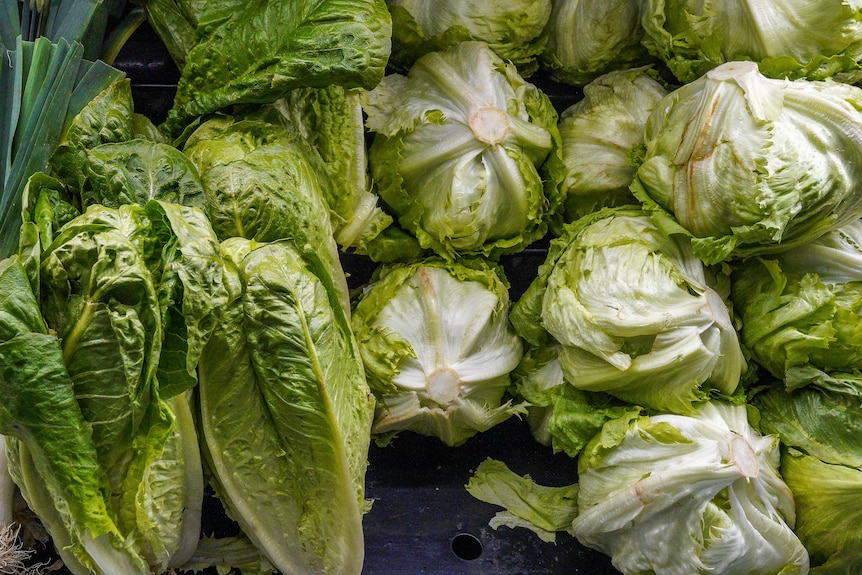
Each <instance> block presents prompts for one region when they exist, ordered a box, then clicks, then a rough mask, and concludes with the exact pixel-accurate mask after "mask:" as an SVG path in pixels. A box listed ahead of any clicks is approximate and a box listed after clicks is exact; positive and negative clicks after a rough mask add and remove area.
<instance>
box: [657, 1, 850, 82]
mask: <svg viewBox="0 0 862 575" xmlns="http://www.w3.org/2000/svg"><path fill="white" fill-rule="evenodd" d="M642 11H643V28H644V32H645V34H644V38H643V43H644V45H645V46H646V47H647V48H648V49H649V50H650V52H652V53H653V54H654V55H655V56H656V57H658V58H661V59H662V60H664V61H665V62H667V65H668V67H669V68H670V69H671V70H672V71H673V73H674V74H675V75H676V76H677V78H679V80H680V81H681V82H691V81H693V80H695V79H696V78H698V77H700V76H701V75H703V74H704V73H706V72H707V71H708V70H710V69H711V68H714V67H716V66H718V65H720V64H723V63H725V62H729V61H733V60H753V61H754V62H757V63H758V64H759V66H760V69H761V70H762V71H763V73H764V74H766V75H767V76H770V77H772V78H778V79H782V78H785V77H789V78H801V77H807V78H809V79H812V80H821V79H824V78H829V77H832V76H839V77H841V78H842V79H843V80H844V81H847V82H855V81H857V80H859V79H860V78H862V74H860V70H862V68H860V63H862V8H860V6H859V5H858V3H855V2H844V1H841V0H827V1H821V2H818V3H817V6H816V9H814V6H812V5H811V4H810V3H809V2H805V1H804V0H803V1H800V0H791V1H789V2H758V1H755V0H730V1H727V2H721V3H705V2H700V1H695V0H673V1H669V0H647V1H646V2H643V6H642Z"/></svg>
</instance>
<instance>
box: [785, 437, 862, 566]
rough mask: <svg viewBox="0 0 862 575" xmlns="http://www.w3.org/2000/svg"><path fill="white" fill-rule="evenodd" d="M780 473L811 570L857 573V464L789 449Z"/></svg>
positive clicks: (861, 491) (861, 510) (861, 493)
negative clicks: (789, 492) (833, 461)
mask: <svg viewBox="0 0 862 575" xmlns="http://www.w3.org/2000/svg"><path fill="white" fill-rule="evenodd" d="M781 473H782V475H783V476H784V478H785V481H787V485H788V486H790V488H791V489H792V490H793V497H794V499H795V500H796V509H797V521H796V528H795V531H796V534H797V535H798V536H799V539H801V540H802V542H803V543H804V544H805V547H806V549H808V552H809V553H810V554H811V560H812V564H813V565H814V567H813V569H812V570H811V573H814V574H818V575H844V574H846V575H849V574H851V573H858V572H859V569H860V568H862V529H860V528H859V525H860V521H862V468H858V467H857V468H852V467H847V466H844V465H835V464H831V463H826V462H824V461H822V460H820V459H818V458H816V457H812V456H810V455H805V454H804V453H802V452H800V451H797V450H789V451H788V452H787V453H786V454H785V455H784V456H783V457H782V458H781Z"/></svg>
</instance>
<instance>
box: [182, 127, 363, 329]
mask: <svg viewBox="0 0 862 575" xmlns="http://www.w3.org/2000/svg"><path fill="white" fill-rule="evenodd" d="M184 151H185V153H186V154H187V155H188V156H189V158H191V160H192V162H193V163H194V164H195V166H196V167H197V169H198V172H199V174H200V176H201V180H202V182H203V184H204V190H205V193H206V197H207V200H206V202H207V208H206V212H207V215H208V217H209V219H210V221H211V222H212V227H213V229H214V230H215V232H216V234H217V235H218V237H219V239H221V240H226V239H228V238H231V237H243V238H247V239H254V240H257V241H261V242H270V241H275V240H281V239H286V238H289V239H292V240H293V241H295V242H296V243H297V244H298V245H299V246H300V249H303V250H305V249H306V247H307V248H308V249H310V250H312V251H315V252H317V253H319V254H321V257H322V258H323V261H325V262H327V265H328V266H329V270H330V276H331V278H332V281H334V282H336V285H337V286H338V290H339V293H341V296H342V306H343V308H344V309H345V311H347V312H348V313H349V311H350V301H349V299H350V298H349V294H348V289H347V281H346V279H345V277H344V271H343V269H342V267H341V259H340V256H339V252H338V244H337V243H336V241H335V236H334V232H333V228H332V223H331V220H330V218H328V217H326V216H327V214H329V205H328V204H327V201H326V193H325V192H324V187H325V185H326V182H325V180H323V179H322V177H321V176H320V175H319V174H318V173H317V172H316V171H315V169H316V168H318V167H319V164H317V163H316V162H315V160H314V158H313V157H312V155H313V152H312V148H311V147H310V146H309V144H308V143H307V142H304V141H302V140H301V139H299V138H298V137H296V136H295V134H292V133H291V132H289V131H288V130H287V129H285V128H284V127H283V126H280V125H278V124H274V123H272V122H270V121H268V120H266V119H259V118H256V119H243V118H234V117H232V116H221V117H217V118H213V119H211V120H209V121H207V122H205V123H203V124H202V125H201V126H200V127H198V128H197V129H196V130H195V131H194V133H192V135H191V136H190V137H189V139H188V140H187V142H186V143H185V147H184Z"/></svg>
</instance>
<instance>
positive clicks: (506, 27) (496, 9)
mask: <svg viewBox="0 0 862 575" xmlns="http://www.w3.org/2000/svg"><path fill="white" fill-rule="evenodd" d="M386 4H387V6H388V7H389V12H390V13H391V14H392V56H391V57H390V60H389V61H390V64H391V65H394V66H396V67H397V68H399V69H402V70H406V69H409V68H410V67H411V66H412V65H413V63H414V62H415V61H416V60H417V59H419V58H420V57H421V56H423V55H425V54H427V53H428V52H437V51H441V50H445V49H446V48H449V47H450V46H453V45H455V44H457V43H458V42H466V41H470V40H476V41H479V42H485V43H486V44H488V46H489V47H490V48H491V49H492V50H493V51H494V52H495V53H496V54H497V55H498V56H500V57H501V58H502V59H504V60H507V61H510V62H512V63H513V64H515V66H517V67H518V70H519V72H520V73H521V74H522V75H523V76H525V77H526V76H529V75H531V74H532V73H533V72H535V71H536V69H537V67H538V60H537V57H538V55H539V54H540V53H541V52H542V50H543V49H544V46H545V42H546V41H547V39H546V38H545V36H544V35H543V34H542V31H543V29H544V27H545V25H546V24H547V23H548V19H549V18H550V15H551V0H539V1H537V2H534V1H530V2H525V1H524V0H506V1H505V2H493V3H490V2H488V3H482V2H458V1H457V0H447V1H444V2H440V1H437V2H433V1H430V0H387V2H386Z"/></svg>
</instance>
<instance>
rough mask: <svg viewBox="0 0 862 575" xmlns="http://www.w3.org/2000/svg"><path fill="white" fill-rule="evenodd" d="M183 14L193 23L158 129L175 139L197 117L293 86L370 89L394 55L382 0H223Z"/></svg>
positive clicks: (265, 99)
mask: <svg viewBox="0 0 862 575" xmlns="http://www.w3.org/2000/svg"><path fill="white" fill-rule="evenodd" d="M186 4H189V3H186ZM184 11H185V12H186V13H189V12H192V13H196V14H197V22H196V23H193V22H194V19H193V18H192V19H189V20H187V22H189V26H188V27H186V28H185V30H182V32H181V36H180V44H179V45H178V46H177V48H179V49H178V50H177V52H178V53H179V54H180V55H182V53H183V52H185V51H186V50H187V53H186V54H185V60H184V64H183V66H182V69H181V76H180V80H179V84H178V86H177V94H176V97H175V98H174V106H173V108H172V109H171V110H170V111H169V113H168V119H167V121H166V122H165V123H164V124H163V125H162V128H163V130H164V131H165V132H166V133H168V134H171V135H172V136H177V135H179V134H180V133H181V132H182V131H183V130H184V129H185V128H186V127H187V126H189V125H190V124H191V123H192V122H194V121H195V119H196V118H198V117H200V116H204V115H207V114H211V113H213V112H216V111H219V110H223V109H226V108H228V107H230V106H233V105H236V104H269V103H272V102H274V101H276V100H278V99H279V98H281V97H283V96H284V95H285V94H286V93H287V92H289V91H290V90H293V89H295V88H305V87H322V86H328V85H332V84H335V85H338V86H344V87H346V88H365V89H371V88H373V87H374V86H375V85H376V84H377V83H378V82H379V81H380V79H381V78H382V77H383V74H384V70H385V67H386V62H387V61H388V59H389V55H390V52H391V37H392V20H391V17H390V15H389V11H388V10H387V9H386V3H385V1H384V0H310V1H307V2H299V3H298V2H294V1H293V0H251V1H250V0H227V1H222V2H207V3H205V4H203V5H198V6H194V7H192V8H191V10H184ZM189 27H191V28H193V29H194V45H193V46H192V47H191V48H188V45H187V40H188V32H189V31H188V28H189ZM168 34H169V35H171V34H170V32H169V31H168ZM171 36H172V35H171Z"/></svg>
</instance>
